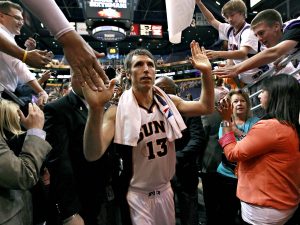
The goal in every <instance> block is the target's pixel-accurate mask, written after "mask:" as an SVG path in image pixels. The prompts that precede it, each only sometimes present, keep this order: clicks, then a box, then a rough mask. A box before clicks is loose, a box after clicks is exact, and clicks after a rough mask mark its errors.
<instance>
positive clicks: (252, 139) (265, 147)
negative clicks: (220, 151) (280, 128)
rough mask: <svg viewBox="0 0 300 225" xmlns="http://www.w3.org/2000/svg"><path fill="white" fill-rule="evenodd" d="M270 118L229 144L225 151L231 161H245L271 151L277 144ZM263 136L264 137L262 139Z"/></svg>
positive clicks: (258, 123)
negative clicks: (243, 136)
mask: <svg viewBox="0 0 300 225" xmlns="http://www.w3.org/2000/svg"><path fill="white" fill-rule="evenodd" d="M272 130H273V131H274V130H275V128H274V126H272V124H270V123H268V120H264V121H259V122H257V123H256V124H255V125H254V126H253V127H252V128H251V129H250V131H249V132H248V133H247V136H246V137H245V138H243V139H242V140H241V141H238V142H234V143H231V144H228V145H226V146H225V147H224V153H225V155H226V158H227V159H228V160H229V161H233V162H236V161H244V160H248V159H251V158H253V157H256V156H258V155H262V154H265V153H267V152H268V151H270V149H272V147H273V146H274V144H276V138H277V135H276V132H271V131H272ZM262 137H263V139H262Z"/></svg>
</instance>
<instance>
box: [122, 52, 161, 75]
mask: <svg viewBox="0 0 300 225" xmlns="http://www.w3.org/2000/svg"><path fill="white" fill-rule="evenodd" d="M134 55H146V56H148V57H149V58H150V59H152V60H153V62H154V64H155V58H154V56H153V55H152V53H151V52H149V51H148V50H147V49H144V48H138V49H135V50H132V51H131V52H129V53H128V55H127V56H126V58H125V60H124V68H125V70H126V72H129V71H130V68H131V63H132V57H133V56H134ZM155 67H156V65H155Z"/></svg>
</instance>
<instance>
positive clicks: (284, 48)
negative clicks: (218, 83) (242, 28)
mask: <svg viewBox="0 0 300 225" xmlns="http://www.w3.org/2000/svg"><path fill="white" fill-rule="evenodd" d="M297 44H298V42H297V41H293V40H286V41H283V42H280V43H279V44H277V45H275V46H274V47H271V48H268V49H266V50H264V51H262V52H259V53H257V54H256V55H255V56H253V57H251V58H249V59H247V60H245V61H243V62H242V63H239V64H236V65H234V66H232V67H225V68H219V69H217V70H215V71H214V74H215V75H217V76H219V77H221V78H224V77H235V76H237V75H238V74H240V73H242V72H245V71H247V70H250V69H254V68H257V67H260V66H263V65H266V64H269V63H271V62H274V61H275V60H276V59H278V58H279V57H281V56H282V55H286V54H288V53H289V52H290V51H291V50H293V49H294V48H295V47H296V46H297Z"/></svg>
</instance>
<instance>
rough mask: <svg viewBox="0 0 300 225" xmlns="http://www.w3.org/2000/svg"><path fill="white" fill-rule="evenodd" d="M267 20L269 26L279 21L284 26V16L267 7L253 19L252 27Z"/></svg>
mask: <svg viewBox="0 0 300 225" xmlns="http://www.w3.org/2000/svg"><path fill="white" fill-rule="evenodd" d="M262 22H265V23H266V24H267V25H268V26H270V27H271V26H273V25H274V24H275V23H279V24H280V26H282V24H283V22H282V17H281V15H280V13H279V12H278V11H276V10H275V9H266V10H263V11H261V12H260V13H258V14H257V15H256V16H255V17H254V19H253V20H252V21H251V28H252V29H253V28H254V27H255V26H256V25H257V24H259V23H262Z"/></svg>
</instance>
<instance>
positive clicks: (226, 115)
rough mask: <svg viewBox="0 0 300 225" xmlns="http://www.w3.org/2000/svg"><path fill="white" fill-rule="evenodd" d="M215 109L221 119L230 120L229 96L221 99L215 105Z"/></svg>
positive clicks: (230, 106)
mask: <svg viewBox="0 0 300 225" xmlns="http://www.w3.org/2000/svg"><path fill="white" fill-rule="evenodd" d="M217 110H218V112H219V113H220V116H221V117H222V120H227V121H230V120H231V115H232V112H233V107H232V104H231V101H230V99H229V98H226V97H225V98H223V99H221V100H220V102H219V104H218V106H217Z"/></svg>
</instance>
